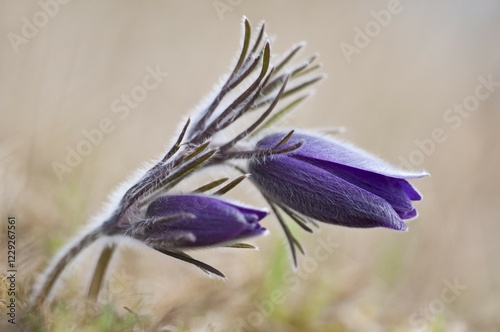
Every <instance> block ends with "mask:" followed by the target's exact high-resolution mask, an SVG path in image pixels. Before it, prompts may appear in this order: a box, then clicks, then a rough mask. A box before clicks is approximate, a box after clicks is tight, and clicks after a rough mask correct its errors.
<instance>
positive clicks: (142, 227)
mask: <svg viewBox="0 0 500 332" xmlns="http://www.w3.org/2000/svg"><path fill="white" fill-rule="evenodd" d="M267 214H268V212H266V211H263V210H257V209H252V208H248V207H243V206H240V205H236V204H233V203H229V202H227V201H225V200H222V199H220V198H215V197H210V196H203V195H193V194H186V195H167V196H162V197H159V198H157V199H155V200H154V201H153V202H152V203H151V204H150V205H149V206H148V209H147V211H146V218H145V220H143V221H140V222H138V223H135V224H133V226H132V228H131V229H130V230H129V234H130V235H132V236H133V237H134V238H137V239H140V240H144V241H145V242H146V243H150V244H152V245H153V246H154V247H162V248H164V249H167V248H170V249H184V248H186V249H187V248H195V247H207V246H212V245H217V244H224V243H227V242H233V241H236V240H241V239H244V238H247V237H251V236H256V235H260V234H263V233H264V232H265V231H266V229H265V228H263V227H261V226H260V224H259V221H260V220H261V219H262V218H264V217H265V216H266V215H267Z"/></svg>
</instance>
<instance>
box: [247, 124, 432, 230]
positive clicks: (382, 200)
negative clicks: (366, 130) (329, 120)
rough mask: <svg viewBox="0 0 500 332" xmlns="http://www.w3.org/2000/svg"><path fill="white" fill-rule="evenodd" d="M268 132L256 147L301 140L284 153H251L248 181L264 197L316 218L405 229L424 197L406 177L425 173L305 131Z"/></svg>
mask: <svg viewBox="0 0 500 332" xmlns="http://www.w3.org/2000/svg"><path fill="white" fill-rule="evenodd" d="M285 136H286V135H285V134H283V133H281V134H280V133H275V134H271V135H269V136H267V137H265V138H263V139H262V140H260V141H259V142H258V143H257V146H256V148H257V149H269V148H273V147H275V146H277V145H280V142H281V145H282V146H283V147H286V146H287V145H290V144H296V143H297V142H302V146H301V147H300V148H298V149H296V150H294V151H292V152H290V153H288V154H280V155H274V156H271V157H264V158H260V159H259V158H254V159H252V160H251V161H250V162H249V170H250V173H251V174H252V180H253V181H254V183H255V184H256V185H257V186H258V187H259V188H260V190H261V191H262V192H263V193H264V195H265V196H266V197H267V199H268V200H269V201H270V202H271V203H273V204H275V205H278V206H279V207H281V208H284V209H285V211H286V210H288V209H292V210H294V211H295V212H298V213H299V214H301V215H303V216H306V217H310V218H313V219H316V220H318V221H322V222H326V223H330V224H336V225H342V226H348V227H362V228H367V227H387V228H391V229H395V230H406V229H407V226H406V224H405V223H404V220H405V219H410V218H413V217H415V216H416V215H417V211H416V209H415V208H414V207H413V205H412V201H418V200H420V199H421V198H422V197H421V196H420V194H419V193H418V192H417V191H416V190H415V188H413V186H412V185H411V184H410V183H409V182H408V181H407V180H406V179H411V178H419V177H423V176H425V175H428V174H427V173H426V172H410V171H405V170H402V169H398V168H395V167H393V166H391V165H389V164H387V163H386V162H384V161H382V160H380V159H379V158H377V157H375V156H373V155H371V154H368V153H367V152H365V151H362V150H360V149H358V148H356V147H353V146H351V145H349V144H346V143H344V142H341V141H338V140H334V139H330V138H328V139H327V138H323V137H320V136H316V135H310V134H305V133H295V134H293V135H292V136H291V137H290V138H289V139H288V140H287V141H286V142H285V143H284V142H282V140H283V138H284V137H285Z"/></svg>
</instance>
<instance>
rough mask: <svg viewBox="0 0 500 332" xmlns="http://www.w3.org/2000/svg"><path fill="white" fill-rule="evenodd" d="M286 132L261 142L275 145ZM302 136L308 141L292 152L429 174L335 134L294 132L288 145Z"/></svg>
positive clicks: (398, 173) (394, 173)
mask: <svg viewBox="0 0 500 332" xmlns="http://www.w3.org/2000/svg"><path fill="white" fill-rule="evenodd" d="M284 136H285V134H283V133H279V134H272V135H269V136H267V137H265V138H264V139H262V140H261V141H259V142H258V143H257V146H258V147H265V148H271V147H273V146H274V145H276V144H277V143H278V142H279V141H280V140H281V139H283V137H284ZM301 140H302V141H304V144H303V145H302V147H300V148H299V149H297V150H296V151H294V152H293V153H292V155H293V154H295V155H299V156H302V157H308V158H315V159H320V160H324V161H330V162H335V163H337V164H342V165H345V166H349V167H352V168H357V169H361V170H364V171H368V172H373V173H378V174H382V175H385V176H389V177H392V178H398V179H413V178H420V177H423V176H427V175H429V173H427V172H425V171H421V172H415V171H407V170H403V169H399V168H396V167H394V166H392V165H390V164H388V163H386V162H385V161H383V160H382V159H380V158H378V157H376V156H374V155H372V154H370V153H368V152H366V151H364V150H362V149H359V148H357V147H355V146H353V145H352V144H349V143H346V142H343V141H340V140H336V139H333V138H324V137H320V136H316V135H312V134H302V133H294V134H293V136H292V137H291V138H290V139H289V140H288V142H287V143H286V145H292V144H294V143H297V142H299V141H301ZM286 145H285V146H286Z"/></svg>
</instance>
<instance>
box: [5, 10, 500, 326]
mask: <svg viewBox="0 0 500 332" xmlns="http://www.w3.org/2000/svg"><path fill="white" fill-rule="evenodd" d="M44 13H45V14H44ZM243 15H245V16H247V17H248V18H249V20H250V21H251V22H252V24H253V26H254V27H255V26H256V25H257V24H258V23H259V21H261V20H265V21H266V23H267V32H268V34H269V35H270V36H271V37H273V38H274V39H273V40H274V41H273V44H272V51H273V53H274V54H276V55H279V54H282V53H284V52H285V51H286V50H287V49H288V48H289V47H290V46H291V45H293V44H294V43H296V42H299V41H306V42H307V48H306V50H305V51H303V52H302V53H301V56H302V57H307V56H309V55H310V54H313V53H318V54H319V55H320V62H321V63H322V64H323V68H322V70H323V72H324V73H326V74H327V75H328V78H327V80H325V81H323V82H321V83H320V84H319V85H317V86H316V87H315V90H316V94H315V95H314V96H313V97H312V98H310V99H309V100H308V101H307V102H306V103H304V104H303V105H301V107H300V109H298V110H297V111H295V113H294V114H293V115H292V116H291V117H289V118H288V119H287V125H288V126H293V127H297V128H316V127H325V126H342V127H345V128H346V129H347V131H346V132H345V133H343V134H341V137H342V138H344V139H347V140H350V141H352V142H353V143H355V144H356V145H358V146H360V147H362V148H364V149H366V150H368V151H371V152H373V153H375V154H377V155H379V156H381V157H382V158H384V159H385V160H387V161H389V162H391V163H393V164H395V165H401V166H403V167H408V168H412V169H416V170H420V169H425V170H427V171H428V172H430V173H431V175H432V176H431V177H428V178H424V179H419V180H416V181H413V184H415V185H416V186H417V188H418V189H419V190H420V192H421V193H422V194H423V196H424V199H423V201H421V202H419V203H418V205H417V207H418V210H419V213H420V215H419V217H418V219H416V220H413V221H411V222H410V223H409V232H406V233H398V232H394V231H390V230H387V229H370V230H360V229H346V228H341V227H335V226H329V225H323V227H322V228H321V230H320V231H319V232H316V234H312V235H311V234H308V233H305V232H301V231H300V229H295V228H294V229H293V230H294V232H295V234H296V235H297V237H298V238H299V239H300V240H301V241H302V243H303V245H304V247H305V249H306V251H307V252H308V253H309V254H310V255H309V256H308V257H313V256H312V254H313V252H314V250H315V248H317V247H318V246H320V243H321V242H322V241H323V243H324V242H329V243H331V247H333V248H334V249H332V250H330V251H329V252H328V256H327V258H326V259H325V260H324V261H322V262H318V261H317V260H315V259H313V258H307V257H303V256H302V257H300V260H299V266H298V268H297V269H296V270H295V272H294V269H293V268H292V266H291V264H290V257H289V256H290V255H289V253H288V248H287V246H286V243H285V242H284V240H283V234H282V231H281V229H280V228H279V227H278V223H277V222H276V220H275V219H274V217H268V218H267V219H266V220H265V221H264V225H265V226H266V227H268V228H269V229H270V230H271V233H270V235H269V236H267V237H263V238H259V239H255V240H252V241H250V242H252V243H254V244H256V245H258V246H259V248H260V250H259V251H245V250H236V249H225V250H223V249H211V250H206V251H198V252H193V253H192V254H193V256H195V257H196V258H198V259H201V260H203V261H205V262H207V263H209V264H211V265H213V266H215V267H217V268H218V269H220V270H222V271H223V272H224V273H225V274H226V275H227V277H228V279H227V280H225V281H221V280H219V279H214V278H207V277H206V276H205V275H204V274H203V273H201V272H199V271H198V270H197V269H196V268H194V267H191V266H188V265H187V264H184V263H182V262H180V261H176V260H174V259H171V258H169V257H166V256H163V255H162V254H159V253H157V252H153V251H152V250H150V249H148V248H145V247H140V246H125V245H124V246H122V247H121V248H120V250H119V252H118V255H117V257H115V258H116V259H115V260H114V261H113V263H112V265H111V267H110V271H109V273H110V274H109V277H108V280H107V282H106V285H105V286H104V287H105V290H104V292H103V294H101V304H102V308H101V310H99V311H98V312H93V313H85V314H83V313H82V312H81V311H78V310H75V309H74V308H78V305H80V304H81V303H80V302H81V299H82V293H83V289H84V288H85V285H86V282H87V278H88V272H89V267H90V266H91V265H92V264H94V260H93V259H95V257H96V255H97V254H98V252H99V249H100V245H101V244H99V243H98V244H96V245H94V246H93V247H92V248H90V249H89V250H87V251H86V252H85V253H84V254H83V255H82V256H81V257H80V258H79V259H78V260H77V261H76V262H75V263H74V264H72V266H71V269H69V271H68V272H67V273H66V274H65V281H63V282H62V283H61V284H62V285H63V287H62V289H61V290H60V291H59V293H58V294H57V295H56V299H58V300H59V301H58V302H59V303H60V304H59V305H58V306H57V308H56V309H54V310H53V311H52V312H49V313H47V318H46V319H47V322H48V323H49V324H50V328H51V330H53V331H94V330H95V331H132V330H133V327H134V326H135V328H136V330H139V329H140V328H141V327H143V328H145V327H147V328H152V327H155V328H158V329H159V330H160V328H162V329H163V330H164V331H234V330H238V331H252V330H257V331H498V330H500V316H499V315H498V313H499V312H500V264H499V257H500V242H499V241H498V237H499V234H500V220H499V218H500V206H499V203H500V195H499V193H498V187H499V186H500V177H499V176H498V169H499V162H500V148H499V145H498V140H499V138H500V137H499V134H498V126H499V123H500V83H497V82H500V38H499V37H500V33H499V31H500V4H499V3H498V1H494V0H484V1H474V2H471V1H465V0H461V1H451V0H450V1H439V2H435V1H430V0H429V1H409V0H401V1H400V2H397V1H385V0H384V1H378V0H377V1H314V2H312V1H277V0H276V1H274V0H273V1H245V0H240V1H235V0H233V1H229V0H220V1H218V0H214V1H203V2H202V1H200V2H197V3H196V4H194V3H193V2H183V1H140V2H139V1H108V2H101V1H77V0H75V1H71V2H68V3H63V1H61V3H59V2H55V1H49V0H41V1H40V2H34V1H33V2H13V1H0V17H1V20H0V32H1V35H2V39H1V42H0V43H1V47H0V112H1V122H0V178H1V180H0V181H1V189H0V190H1V191H0V211H1V218H2V219H1V220H2V222H1V225H2V228H1V231H0V234H1V238H0V241H1V242H2V246H1V248H2V250H5V240H6V229H7V216H15V217H16V226H17V264H18V271H19V272H18V279H17V285H18V287H19V290H20V295H19V307H18V312H19V315H20V313H21V312H22V306H23V303H24V301H26V294H27V292H28V289H29V287H30V286H31V284H32V282H33V280H34V277H35V276H36V275H37V274H38V273H40V272H41V271H42V269H43V268H44V267H45V266H46V264H47V263H48V261H49V259H50V258H51V257H53V255H54V254H55V253H56V252H57V250H58V249H60V248H61V246H62V245H64V244H65V243H66V242H67V241H68V240H69V239H70V238H71V237H73V236H74V235H75V234H77V233H78V232H79V230H80V229H81V227H83V226H84V225H85V224H86V223H87V222H88V220H89V219H90V218H91V217H92V216H94V215H95V214H96V213H98V212H99V211H100V209H101V208H102V206H103V204H104V203H105V202H106V200H107V196H108V194H109V193H110V192H111V191H112V190H113V189H114V188H116V186H118V185H119V184H120V183H121V182H122V181H123V180H125V179H126V178H127V177H128V176H129V175H130V174H131V173H132V172H133V171H134V170H135V169H137V168H138V167H139V166H141V164H142V163H143V162H144V161H148V160H151V159H152V158H154V157H155V156H157V155H158V154H160V153H161V152H162V151H163V150H164V149H165V148H166V147H167V146H168V144H169V143H170V142H171V140H172V138H173V137H174V136H175V134H176V133H177V130H178V127H179V123H180V121H181V120H183V119H184V117H185V116H186V115H187V114H189V112H190V111H191V110H192V109H193V108H194V107H195V106H196V105H198V104H199V102H200V100H202V98H203V97H204V96H206V95H207V93H209V92H210V91H211V89H212V87H213V85H214V84H215V83H217V82H218V80H219V78H220V76H221V75H222V74H225V73H226V72H227V71H228V70H229V68H230V65H231V64H232V61H233V59H234V56H235V54H236V52H237V51H238V48H239V45H240V36H241V18H242V16H243ZM150 71H161V72H162V73H166V74H161V75H160V76H158V77H159V80H158V84H157V86H156V87H155V88H154V89H152V90H150V91H147V95H146V96H144V98H142V99H141V101H140V102H138V103H136V104H135V105H133V107H129V112H128V113H125V112H124V111H120V112H116V111H117V107H118V106H119V105H121V106H123V105H124V104H123V101H122V99H121V98H122V95H123V94H130V93H131V91H132V89H133V88H134V87H136V86H138V85H141V84H142V82H143V79H144V77H145V76H146V75H147V74H148V73H149V72H150ZM120 103H122V104H120ZM103 119H109V120H110V124H109V123H108V126H110V127H109V128H108V127H106V128H107V130H108V132H107V133H104V135H103V138H102V141H100V142H98V143H97V144H94V145H92V146H91V147H90V149H89V152H88V153H87V155H86V156H83V157H81V160H76V161H75V160H74V163H75V166H74V167H71V169H70V170H71V171H67V172H66V171H64V172H63V171H61V172H57V171H55V170H54V165H55V164H54V163H61V164H65V159H66V158H67V155H68V154H69V153H70V152H68V151H70V150H71V149H77V147H78V146H79V144H81V142H82V140H85V139H86V136H85V132H87V133H88V132H91V131H92V130H94V129H96V128H100V126H102V120H103ZM111 128H112V129H111ZM83 148H85V147H83ZM229 197H234V198H236V199H244V200H245V202H248V203H251V204H253V205H255V206H264V202H263V201H262V200H260V198H259V197H258V195H256V194H254V192H253V191H252V188H251V186H250V185H249V184H248V183H246V184H243V185H242V186H241V188H238V190H237V191H235V192H234V193H231V194H230V195H229ZM0 256H1V257H2V260H1V262H0V266H1V267H2V273H4V271H5V270H6V269H5V268H6V260H5V259H4V257H5V255H4V253H2V254H1V255H0ZM1 296H2V302H1V303H0V304H1V308H0V309H1V310H2V311H3V310H5V301H6V299H7V297H6V293H5V290H3V291H2V293H1ZM124 307H126V308H128V310H127V309H124ZM5 320H6V319H5V314H2V322H1V324H3V325H0V327H2V328H7V327H8V325H6V322H5Z"/></svg>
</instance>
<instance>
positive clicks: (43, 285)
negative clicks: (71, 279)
mask: <svg viewBox="0 0 500 332" xmlns="http://www.w3.org/2000/svg"><path fill="white" fill-rule="evenodd" d="M103 235H104V234H103V225H102V224H101V225H99V226H98V227H97V228H92V229H90V230H89V231H87V232H86V233H84V234H83V235H82V236H80V237H79V238H78V239H76V240H74V241H73V242H72V243H71V244H70V245H68V246H67V247H66V248H65V249H62V250H61V252H60V254H59V255H57V256H56V257H55V258H54V259H53V260H52V263H51V264H49V266H48V267H47V268H46V269H45V271H44V272H43V273H42V275H41V277H40V281H39V282H38V284H37V285H35V287H34V289H33V291H32V294H31V298H30V301H29V305H28V307H29V308H36V307H39V306H41V305H42V304H43V301H44V300H45V299H46V298H47V297H48V296H49V294H50V292H51V291H52V288H54V285H55V284H56V281H57V279H58V278H59V276H60V275H61V273H62V272H63V271H64V269H65V268H66V266H67V265H68V264H69V263H70V262H71V261H72V260H73V259H74V258H75V257H76V256H77V255H78V254H79V253H80V252H82V251H83V250H84V249H85V248H87V247H88V246H90V245H91V244H92V243H94V242H95V241H96V240H97V239H98V238H100V237H101V236H103Z"/></svg>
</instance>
